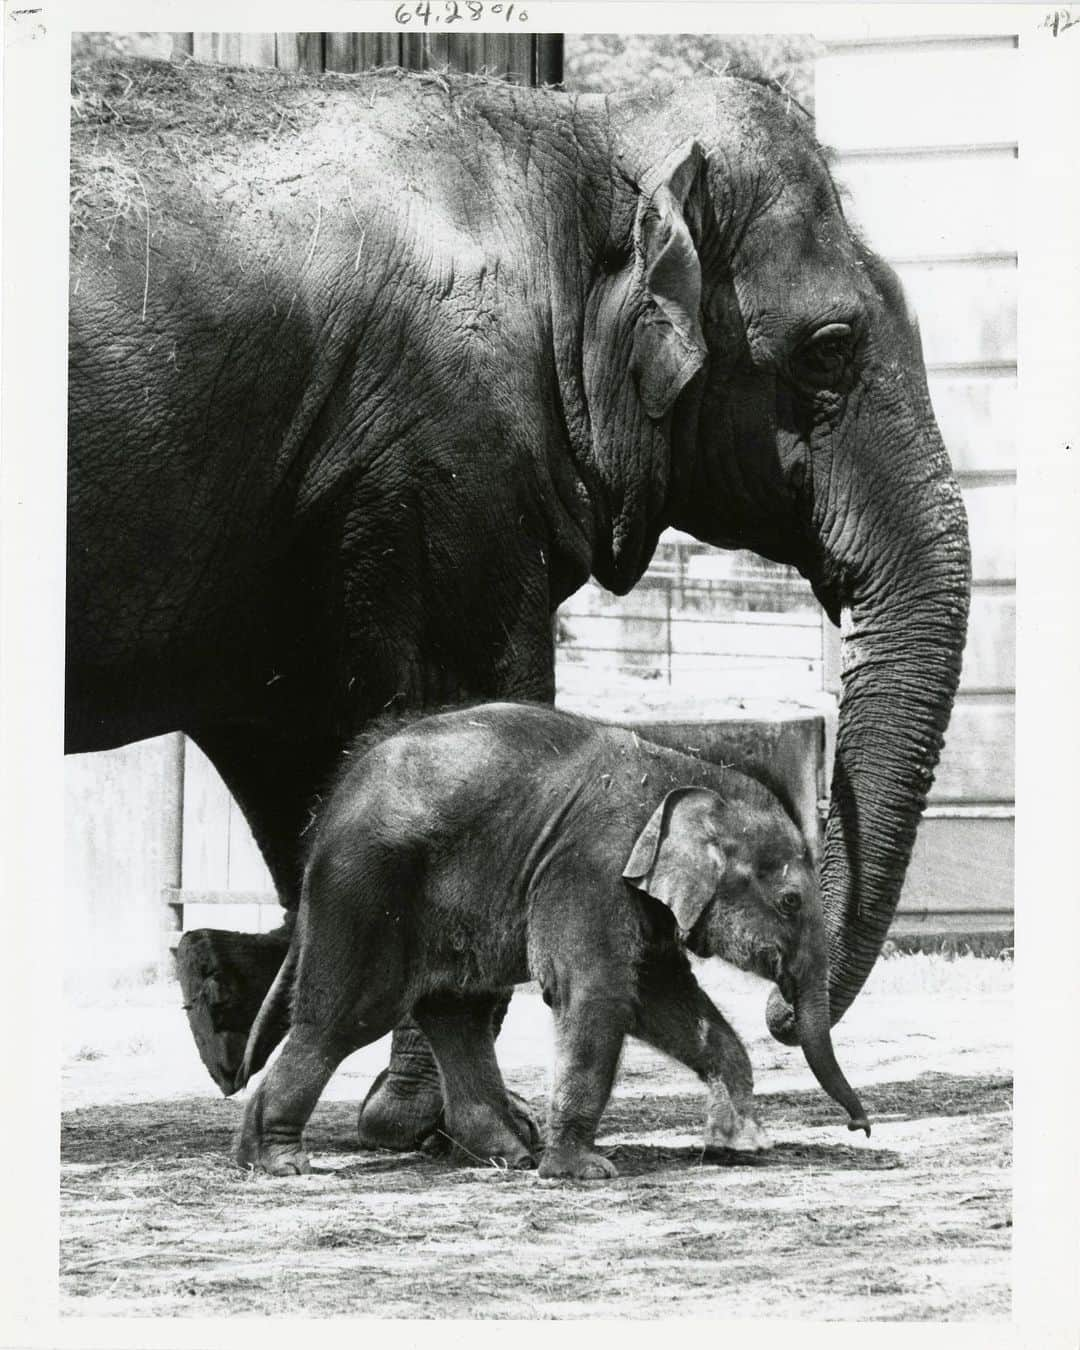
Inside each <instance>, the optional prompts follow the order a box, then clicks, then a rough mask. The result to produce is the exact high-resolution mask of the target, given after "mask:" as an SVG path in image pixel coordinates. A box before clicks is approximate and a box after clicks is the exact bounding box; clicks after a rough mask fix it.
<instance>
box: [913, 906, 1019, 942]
mask: <svg viewBox="0 0 1080 1350" xmlns="http://www.w3.org/2000/svg"><path fill="white" fill-rule="evenodd" d="M1014 923H1015V919H1014V915H1013V912H1012V911H1011V910H1008V911H1006V910H1001V909H982V910H961V911H960V912H959V913H958V914H952V913H949V912H948V911H946V910H933V911H930V912H929V913H926V914H924V913H921V912H920V913H918V914H904V913H903V912H898V913H897V914H896V916H895V918H894V919H893V921H892V924H891V925H890V927H889V936H890V937H892V938H904V937H907V938H910V937H920V938H930V937H951V938H953V939H955V940H956V941H957V942H958V943H961V944H962V941H963V939H964V938H965V937H973V936H975V935H976V934H981V933H1000V934H1008V933H1012V932H1013V929H1014Z"/></svg>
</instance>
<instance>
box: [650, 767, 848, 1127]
mask: <svg viewBox="0 0 1080 1350" xmlns="http://www.w3.org/2000/svg"><path fill="white" fill-rule="evenodd" d="M623 876H624V877H625V878H626V880H627V881H629V882H630V884H631V885H633V886H636V887H637V888H638V889H639V890H641V891H644V892H646V894H648V895H651V896H653V897H654V898H655V899H657V900H659V901H661V902H662V903H663V904H665V905H667V906H668V908H669V909H670V910H671V912H672V914H673V915H674V916H675V922H676V923H677V924H678V927H679V931H680V935H681V937H682V939H683V940H684V941H685V943H686V945H687V947H688V948H689V949H690V950H691V951H692V952H694V953H695V954H696V955H698V956H719V957H721V958H722V959H723V960H725V961H730V962H731V964H732V965H736V966H739V967H740V968H741V969H743V970H749V971H752V972H753V973H754V974H757V975H763V976H764V977H765V978H766V979H770V980H775V981H776V983H777V984H778V985H779V987H780V991H781V993H782V994H783V995H784V997H785V999H787V1001H788V1002H789V1003H791V1004H792V1006H793V1007H794V1009H795V1019H796V1025H797V1029H798V1033H799V1042H800V1044H801V1045H802V1049H803V1054H804V1055H805V1056H806V1062H807V1063H808V1064H809V1065H810V1068H811V1070H812V1071H813V1073H814V1076H815V1078H816V1079H817V1080H818V1082H819V1083H820V1084H821V1086H822V1087H823V1088H824V1089H825V1091H826V1092H827V1093H828V1094H829V1096H830V1097H832V1098H833V1100H834V1101H837V1102H839V1103H840V1105H841V1106H843V1107H844V1109H845V1110H846V1111H847V1112H848V1114H849V1115H850V1116H851V1121H850V1124H849V1126H848V1128H849V1129H853V1130H854V1129H861V1130H865V1131H866V1133H867V1134H869V1133H870V1126H869V1124H868V1122H867V1119H866V1115H865V1113H864V1111H863V1108H862V1105H861V1104H860V1102H859V1099H858V1097H856V1095H855V1093H854V1092H853V1091H852V1089H851V1087H850V1085H849V1084H848V1082H847V1079H846V1078H845V1077H844V1075H843V1073H841V1071H840V1067H839V1065H838V1064H837V1063H836V1058H835V1056H834V1054H833V1049H832V1038H831V1036H830V1034H829V1002H828V995H827V979H828V954H827V947H826V939H825V921H824V917H823V914H822V908H821V901H820V898H819V895H818V887H817V881H816V878H815V875H814V868H813V864H812V862H811V859H810V854H809V851H808V849H807V847H806V843H805V841H804V839H803V837H802V835H801V834H800V833H799V831H798V829H796V827H795V825H794V824H793V823H792V821H791V820H790V818H789V817H788V816H787V814H786V813H785V812H784V810H783V808H782V807H781V806H780V803H779V802H778V801H777V800H776V799H775V798H774V797H772V796H771V794H768V793H766V791H765V789H764V788H759V787H758V786H757V785H756V784H755V785H753V790H752V791H751V792H750V793H749V794H747V795H745V796H740V797H732V798H730V799H724V798H721V797H719V796H718V795H717V794H716V793H715V792H712V791H710V790H709V789H708V788H697V787H682V788H676V789H675V790H674V791H673V792H669V793H668V795H667V796H666V797H665V798H664V800H663V801H662V802H661V803H660V805H659V806H658V807H657V808H656V810H655V811H654V812H653V814H652V817H651V819H650V820H649V823H648V824H647V825H646V826H645V828H644V829H643V830H642V832H641V834H640V835H639V836H638V838H637V842H636V843H635V845H634V849H633V852H632V853H631V854H630V858H629V861H628V862H627V864H626V866H625V868H624V869H623Z"/></svg>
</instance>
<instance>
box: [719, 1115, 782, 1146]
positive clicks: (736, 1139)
mask: <svg viewBox="0 0 1080 1350" xmlns="http://www.w3.org/2000/svg"><path fill="white" fill-rule="evenodd" d="M705 1147H706V1149H728V1150H730V1151H731V1152H733V1153H766V1152H768V1150H769V1149H771V1148H772V1140H771V1139H770V1138H769V1135H768V1133H767V1132H766V1130H765V1128H764V1127H763V1126H762V1125H759V1124H758V1122H757V1121H756V1120H755V1119H754V1118H753V1116H740V1115H739V1114H738V1112H736V1111H726V1112H724V1113H723V1114H722V1115H720V1116H719V1117H713V1116H711V1115H710V1117H709V1119H708V1121H707V1122H706V1124H705Z"/></svg>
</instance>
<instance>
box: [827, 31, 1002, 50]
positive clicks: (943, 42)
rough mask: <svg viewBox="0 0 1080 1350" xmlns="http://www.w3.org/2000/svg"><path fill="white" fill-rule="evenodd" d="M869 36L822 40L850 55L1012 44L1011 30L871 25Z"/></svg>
mask: <svg viewBox="0 0 1080 1350" xmlns="http://www.w3.org/2000/svg"><path fill="white" fill-rule="evenodd" d="M874 27H875V29H877V30H878V31H876V32H875V33H874V34H873V35H870V36H868V35H866V34H862V33H852V34H850V35H849V36H847V37H830V38H829V39H828V41H827V42H826V43H825V49H826V51H827V52H828V53H829V54H830V55H832V54H833V53H849V54H851V55H853V56H855V55H860V54H862V53H866V52H871V51H877V52H884V53H886V54H888V55H895V54H897V53H898V52H903V53H911V54H912V55H916V56H918V55H921V54H923V53H924V52H926V51H927V50H928V49H932V48H939V49H952V50H955V51H971V50H973V49H974V50H982V49H986V48H988V47H990V48H995V49H996V50H998V51H1010V50H1012V49H1013V48H1015V46H1016V41H1017V39H1016V34H1015V33H894V34H891V35H886V34H885V33H883V32H881V31H880V29H878V25H877V24H876V23H875V25H874Z"/></svg>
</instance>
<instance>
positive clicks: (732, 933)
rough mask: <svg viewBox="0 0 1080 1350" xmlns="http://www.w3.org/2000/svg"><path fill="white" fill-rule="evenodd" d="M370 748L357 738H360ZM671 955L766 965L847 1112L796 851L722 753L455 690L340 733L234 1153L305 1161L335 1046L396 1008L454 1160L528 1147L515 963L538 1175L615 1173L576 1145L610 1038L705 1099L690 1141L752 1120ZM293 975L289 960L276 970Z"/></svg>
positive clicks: (813, 901) (603, 1072) (741, 1053)
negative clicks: (435, 1070)
mask: <svg viewBox="0 0 1080 1350" xmlns="http://www.w3.org/2000/svg"><path fill="white" fill-rule="evenodd" d="M368 744H369V745H370V742H368ZM685 949H689V950H690V951H692V952H695V953H696V954H698V955H700V956H720V957H723V958H724V959H725V960H727V961H730V962H732V963H733V964H734V965H736V966H739V967H741V968H742V969H743V970H749V971H753V972H755V973H756V974H758V975H763V976H765V977H766V978H768V979H771V980H775V981H776V982H777V984H779V986H780V989H781V990H782V992H783V994H784V996H785V998H787V999H788V1001H789V1002H790V1003H791V1004H792V1005H793V1006H794V1008H795V1011H796V1019H797V1025H798V1030H799V1036H800V1040H801V1044H802V1048H803V1052H804V1054H805V1055H806V1059H807V1062H808V1063H809V1065H810V1067H811V1069H812V1070H813V1072H814V1074H815V1076H816V1077H817V1079H818V1081H819V1082H820V1083H821V1085H822V1087H823V1088H824V1089H825V1091H826V1092H828V1093H829V1095H830V1096H831V1097H833V1098H834V1099H835V1100H836V1101H837V1102H839V1103H840V1104H841V1105H842V1106H843V1107H844V1108H845V1109H846V1110H847V1111H848V1113H849V1114H850V1116H851V1123H850V1125H849V1128H850V1129H856V1128H861V1129H865V1130H866V1132H867V1133H868V1134H869V1132H870V1127H869V1125H868V1124H867V1121H866V1117H865V1115H864V1113H863V1109H862V1107H861V1105H860V1104H859V1100H858V1098H857V1097H856V1096H855V1093H854V1092H853V1091H852V1089H851V1087H850V1086H849V1085H848V1083H847V1081H846V1080H845V1078H844V1076H843V1074H842V1073H841V1071H840V1069H839V1067H838V1066H837V1063H836V1060H835V1059H834V1057H833V1051H832V1044H831V1041H830V1037H829V1009H828V1001H827V998H826V970H827V958H826V946H825V933H824V927H823V922H822V914H821V906H820V902H819V899H818V892H817V886H816V884H815V880H814V874H813V869H812V866H811V862H810V858H809V855H808V853H807V850H806V846H805V843H804V841H803V839H802V837H801V835H800V834H799V831H798V830H797V829H796V828H795V826H794V825H793V824H792V822H791V820H790V819H789V818H788V816H787V815H786V814H785V812H784V810H783V808H782V807H781V805H780V803H779V802H778V801H777V799H776V798H775V797H774V796H773V794H772V793H771V792H769V791H768V790H767V789H765V788H764V787H762V786H761V785H760V784H758V783H756V782H754V781H753V780H751V779H749V778H746V777H745V776H743V775H742V774H739V773H735V772H734V771H733V770H730V769H724V768H722V767H720V766H718V765H715V764H711V763H705V762H702V761H700V760H697V759H694V758H692V757H690V756H688V755H682V754H677V753H675V752H673V751H671V750H664V749H661V748H660V747H658V746H655V745H650V744H648V743H646V742H645V741H642V740H639V739H638V737H637V736H636V735H635V734H634V733H633V732H630V731H625V730H622V729H620V728H616V727H612V726H604V725H600V724H596V723H593V722H589V721H587V720H584V719H582V718H579V717H572V716H569V715H567V714H565V713H560V712H556V711H554V710H552V709H550V708H544V707H538V706H533V705H520V704H508V703H496V704H486V705H483V706H480V707H472V708H464V709H460V710H458V711H455V712H450V713H446V714H443V715H440V716H436V717H429V718H425V719H423V720H421V721H416V722H413V723H411V724H408V725H406V726H405V728H404V729H402V730H399V731H398V732H396V734H392V735H390V736H388V737H386V738H385V739H382V740H380V741H377V742H376V743H375V744H374V745H370V748H367V749H364V748H363V745H362V744H359V745H358V746H357V747H355V748H354V751H353V755H352V757H351V758H350V759H349V760H348V762H347V766H346V768H345V769H344V771H343V773H342V775H341V777H340V780H339V781H338V783H337V785H336V787H335V788H334V790H333V792H332V794H331V795H330V796H329V799H328V800H327V802H326V804H325V806H324V807H323V809H322V814H321V818H320V820H319V823H318V832H317V835H316V838H315V841H314V843H313V845H312V849H311V853H310V857H309V860H308V863H307V868H306V871H305V876H304V887H303V896H302V901H301V906H300V912H299V917H298V922H297V930H296V936H295V938H294V941H293V946H292V949H291V950H290V953H289V956H288V958H287V960H286V962H285V965H284V966H283V967H282V969H281V972H280V973H279V975H278V978H277V980H276V981H275V983H274V985H273V987H272V988H271V990H270V992H269V993H268V994H267V996H266V1001H265V1002H264V1004H263V1007H262V1009H261V1010H260V1012H259V1016H258V1018H257V1019H256V1022H255V1025H254V1027H253V1028H252V1032H251V1037H250V1039H249V1042H248V1046H247V1053H246V1056H245V1061H244V1066H243V1068H242V1070H241V1074H240V1084H241V1085H242V1084H243V1083H244V1082H246V1081H247V1079H248V1078H249V1077H250V1075H251V1074H252V1073H253V1072H255V1070H256V1069H258V1068H259V1067H261V1066H262V1064H264V1063H265V1062H266V1059H267V1056H268V1055H269V1053H270V1051H271V1049H272V1048H273V1046H274V1044H275V1043H276V1042H277V1040H279V1039H280V1037H281V1035H282V1034H283V1032H284V1030H285V1028H286V1026H288V1025H289V1022H290V1017H289V1008H288V999H289V990H290V986H293V988H292V1008H291V1029H290V1030H289V1036H288V1040H287V1042H286V1044H285V1046H284V1048H283V1050H282V1052H281V1055H280V1056H279V1058H278V1060H277V1062H276V1063H275V1064H274V1065H273V1067H272V1069H271V1070H270V1072H269V1073H268V1074H267V1075H266V1078H265V1079H264V1081H263V1082H262V1084H261V1085H260V1086H259V1089H258V1091H257V1092H256V1093H255V1095H254V1096H253V1097H252V1099H251V1100H250V1101H249V1102H248V1105H247V1110H246V1114H245V1116H244V1124H243V1128H242V1131H241V1135H240V1141H239V1146H238V1158H239V1159H240V1161H241V1162H245V1163H252V1164H255V1165H256V1166H258V1167H261V1168H263V1169H265V1170H266V1171H268V1172H272V1173H274V1174H277V1175H282V1174H285V1173H290V1172H304V1171H307V1170H308V1161H307V1158H306V1156H305V1154H304V1153H303V1151H302V1147H301V1132H302V1130H303V1128H304V1125H305V1123H306V1122H307V1120H308V1118H309V1116H310V1115H311V1112H312V1111H313V1109H314V1107H315V1104H316V1102H317V1101H318V1099H319V1094H320V1093H321V1092H322V1090H323V1088H324V1087H325V1085H326V1083H327V1081H328V1080H329V1078H330V1076H331V1074H332V1073H333V1072H334V1070H335V1068H336V1067H337V1066H338V1064H340V1063H341V1061H342V1060H343V1059H344V1058H345V1056H346V1055H348V1054H350V1053H351V1052H352V1051H354V1050H356V1049H358V1048H359V1047H360V1046H363V1045H366V1044H368V1043H369V1042H371V1041H374V1040H375V1039H376V1038H377V1037H379V1036H383V1035H385V1034H386V1033H387V1032H388V1031H390V1030H391V1028H392V1027H394V1026H396V1025H397V1024H398V1023H399V1022H401V1021H402V1020H403V1019H404V1018H405V1017H406V1016H407V1015H408V1014H409V1013H412V1014H413V1015H414V1016H415V1018H416V1021H417V1022H418V1023H419V1024H420V1026H421V1027H422V1028H423V1030H424V1032H425V1033H426V1035H427V1036H428V1038H429V1040H430V1042H431V1047H432V1049H433V1051H434V1053H435V1058H436V1060H437V1061H438V1065H439V1071H440V1075H441V1078H442V1086H443V1093H444V1100H445V1129H446V1133H447V1134H448V1135H449V1137H450V1138H451V1139H452V1140H453V1141H454V1143H455V1144H456V1145H457V1147H458V1148H459V1149H460V1151H461V1153H462V1154H463V1155H464V1156H471V1157H473V1158H483V1159H485V1160H486V1159H488V1158H492V1157H501V1158H503V1159H505V1161H506V1163H507V1164H508V1165H510V1166H528V1165H530V1164H531V1163H532V1161H533V1159H532V1158H531V1156H530V1144H529V1139H528V1136H527V1133H526V1132H525V1131H524V1130H523V1127H522V1124H521V1118H520V1115H518V1114H515V1112H514V1111H513V1109H512V1108H511V1105H510V1103H509V1101H508V1098H507V1092H506V1088H505V1086H504V1084H503V1081H502V1077H501V1075H500V1073H499V1068H498V1065H497V1063H496V1061H495V1049H494V1035H493V1029H492V1012H493V1009H494V1008H495V1007H496V1005H497V1004H498V1003H499V1002H500V1000H501V999H503V998H504V997H505V996H506V994H507V992H508V990H509V988H510V987H511V986H512V985H514V984H516V983H520V982H521V981H524V980H527V979H529V978H530V976H531V977H533V978H534V979H536V980H538V981H539V983H540V986H541V988H542V990H543V996H544V1001H545V1002H546V1003H547V1004H549V1006H550V1007H551V1008H552V1010H553V1012H554V1015H555V1024H556V1047H557V1048H556V1065H555V1076H554V1086H553V1092H552V1099H551V1109H550V1116H549V1121H548V1140H547V1147H546V1149H545V1150H544V1152H543V1157H542V1159H541V1161H540V1175H541V1176H548V1177H580V1178H595V1177H607V1176H614V1175H615V1168H614V1167H613V1166H612V1164H611V1163H610V1162H609V1161H608V1160H607V1159H606V1158H604V1157H602V1156H601V1155H600V1154H599V1153H597V1152H596V1151H595V1148H594V1139H595V1135H596V1130H597V1126H598V1123H599V1121H600V1115H601V1113H602V1111H603V1110H604V1106H605V1104H606V1102H607V1099H608V1095H609V1093H610V1091H611V1085H612V1081H613V1079H614V1076H615V1070H616V1066H617V1063H618V1059H619V1052H620V1049H621V1047H622V1043H623V1038H624V1037H625V1036H626V1035H627V1033H630V1034H631V1035H633V1036H637V1037H639V1038H640V1039H641V1040H643V1041H646V1042H648V1043H649V1044H650V1045H653V1046H656V1048H657V1049H659V1050H662V1051H664V1052H665V1053H666V1054H669V1055H671V1056H673V1057H674V1058H675V1059H678V1060H680V1061H681V1062H682V1063H684V1064H686V1065H687V1066H688V1067H689V1068H691V1069H693V1070H694V1072H695V1073H697V1074H698V1075H699V1077H700V1078H701V1079H702V1080H703V1081H704V1083H705V1085H706V1087H707V1088H708V1093H709V1105H708V1117H707V1123H706V1126H705V1143H706V1146H707V1147H713V1148H734V1149H747V1150H757V1149H763V1148H767V1147H768V1146H769V1140H768V1138H767V1136H766V1134H765V1131H764V1130H763V1129H762V1127H761V1125H760V1124H759V1123H758V1120H757V1116H756V1112H755V1109H754V1103H753V1097H752V1092H753V1076H752V1073H751V1069H750V1061H749V1059H748V1057H747V1054H746V1051H745V1049H744V1048H743V1045H742V1043H741V1042H740V1041H739V1039H738V1037H737V1036H736V1035H735V1033H734V1031H733V1030H732V1029H731V1027H730V1026H729V1025H728V1023H727V1022H726V1021H725V1020H724V1018H723V1017H722V1016H721V1014H720V1013H719V1012H718V1011H717V1009H716V1008H715V1007H714V1006H713V1004H712V1002H711V1001H710V1000H709V999H708V998H707V997H706V996H705V994H704V993H703V992H702V990H701V989H700V987H699V986H698V984H697V981H696V980H695V979H694V977H693V974H692V972H691V970H690V965H689V962H688V961H687V958H686V951H685ZM294 976H295V980H294Z"/></svg>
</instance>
